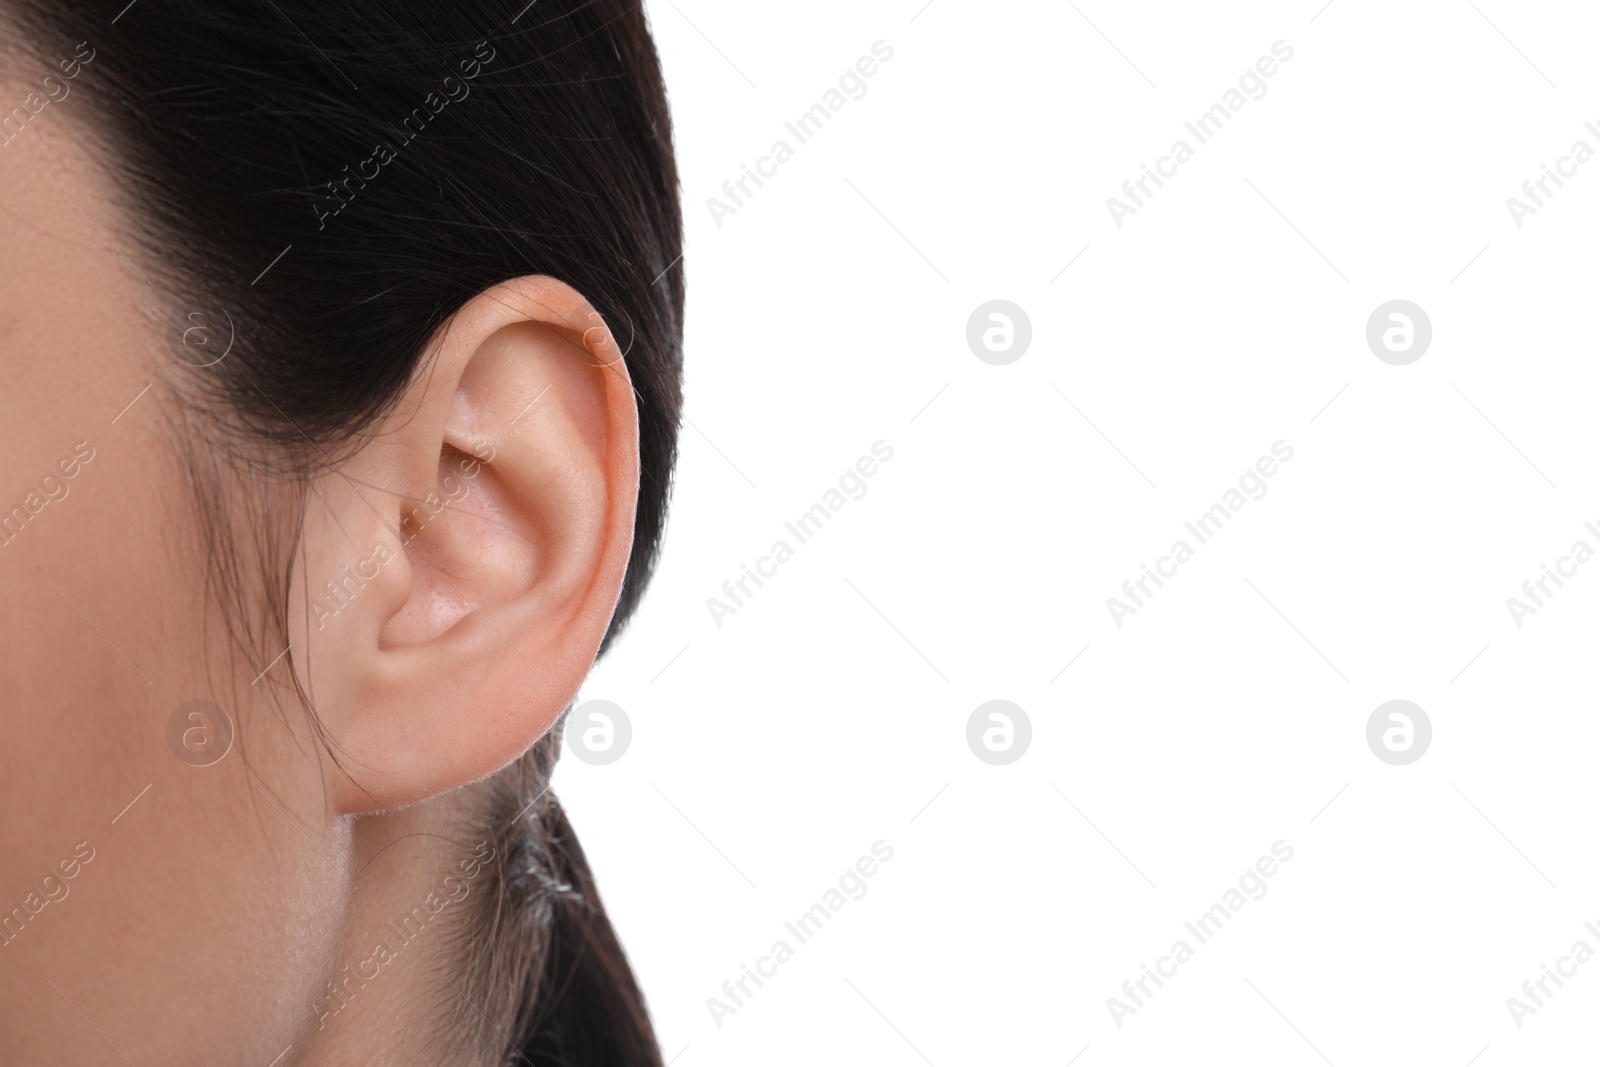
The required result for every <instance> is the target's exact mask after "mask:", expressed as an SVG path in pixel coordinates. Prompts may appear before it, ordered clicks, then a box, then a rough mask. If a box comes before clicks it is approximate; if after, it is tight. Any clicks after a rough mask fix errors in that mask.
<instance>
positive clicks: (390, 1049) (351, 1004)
mask: <svg viewBox="0 0 1600 1067" xmlns="http://www.w3.org/2000/svg"><path fill="white" fill-rule="evenodd" d="M470 792H471V791H470V790H468V791H463V792H458V793H455V794H449V795H446V796H444V797H440V798H437V799H435V800H431V801H428V802H426V803H423V804H418V805H414V806H412V807H410V808H406V809H404V810H402V811H399V812H393V813H389V814H385V815H376V816H354V817H349V818H348V819H347V825H345V826H342V827H340V828H339V830H340V832H338V833H336V835H335V840H336V841H338V840H339V839H340V838H343V839H344V841H345V842H346V843H347V845H346V847H345V848H343V849H341V853H342V858H344V859H346V861H347V862H346V863H345V866H346V874H347V875H348V880H349V882H351V883H352V886H351V888H350V891H349V893H348V894H347V895H346V908H345V915H346V919H345V921H344V922H343V924H342V927H341V929H340V931H339V935H338V936H337V937H336V938H335V941H334V945H333V946H332V948H331V949H330V952H329V957H328V958H329V961H330V962H329V966H328V968H327V971H326V973H325V975H324V976H323V978H322V980H321V981H320V982H319V984H318V985H316V987H315V988H312V989H310V990H308V991H307V993H306V997H305V1000H304V1003H303V1004H301V1005H297V1006H295V1009H294V1010H296V1011H298V1012H300V1013H302V1014H303V1016H304V1019H305V1023H304V1026H303V1027H302V1028H301V1030H300V1033H301V1035H302V1037H301V1040H299V1041H296V1042H295V1044H294V1045H293V1046H292V1047H291V1050H290V1052H289V1053H288V1054H287V1055H285V1056H284V1059H283V1061H282V1063H281V1064H279V1065H275V1067H324V1065H328V1067H332V1065H335V1064H339V1065H345V1064H352V1063H410V1062H417V1063H430V1064H438V1063H463V1064H464V1063H467V1062H469V1053H467V1052H464V1051H463V1049H464V1048H466V1047H468V1045H469V1043H468V1041H467V1040H466V1037H465V1035H464V1034H461V1039H460V1040H452V1035H456V1034H458V1033H460V1031H461V1027H460V1021H461V1020H462V1018H463V1017H464V1016H472V1015H474V1014H475V1009H474V1007H473V1006H471V1005H470V1003H469V1002H468V1001H466V1000H465V999H464V998H465V997H466V995H467V994H468V990H469V983H468V982H467V981H466V980H465V976H464V975H463V974H461V973H459V972H460V970H461V963H460V954H459V946H460V945H461V943H462V939H461V937H460V936H459V933H458V932H459V931H460V930H461V929H462V928H463V927H465V926H467V925H468V924H469V923H470V922H471V921H472V916H473V913H474V912H475V911H476V910H477V908H478V906H479V904H480V902H481V894H483V893H484V892H486V891H488V888H489V882H490V881H491V880H492V879H493V878H494V877H495V874H494V870H493V867H494V865H493V863H492V862H491V861H492V860H495V859H497V857H495V856H494V853H493V849H492V848H491V846H490V845H489V843H488V842H487V841H483V840H481V834H480V837H479V838H478V839H474V837H473V834H474V832H475V831H474V830H473V829H470V828H469V827H470V822H471V820H470V819H468V818H466V817H465V814H464V811H465V809H466V807H467V805H466V804H464V802H463V801H464V798H467V797H468V795H469V794H470ZM452 1045H453V1046H454V1048H452V1047H451V1046H452Z"/></svg>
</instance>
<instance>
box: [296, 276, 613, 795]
mask: <svg viewBox="0 0 1600 1067" xmlns="http://www.w3.org/2000/svg"><path fill="white" fill-rule="evenodd" d="M638 436H639V431H638V413H637V410H636V408H635V405H634V395H633V388H632V385H631V384H630V382H629V379H628V372H627V368H626V366H625V365H624V363H623V360H622V355H621V353H620V352H619V351H618V349H617V346H616V342H615V340H614V339H613V338H612V336H611V333H610V331H609V330H608V329H606V327H605V325H604V323H603V322H601V320H600V316H599V315H597V314H596V313H595V312H594V310H593V309H592V308H591V307H590V306H589V304H588V303H587V302H586V301H585V300H584V299H583V298H582V297H581V296H579V295H578V294H577V293H576V292H574V291H573V290H572V289H571V288H570V287H568V286H567V285H565V284H564V283H562V282H559V281H556V280H554V279H552V278H548V277H525V278H519V279H516V280H514V281H511V282H506V283H503V284H500V285H496V286H495V287H494V288H492V289H490V290H487V291H485V292H483V293H481V294H479V295H478V296H477V297H475V298H473V299H472V300H471V301H469V302H468V303H467V304H465V305H464V306H463V307H462V308H461V309H460V310H459V311H457V312H456V314H455V315H453V316H452V317H451V318H450V320H449V321H448V322H447V323H446V324H445V325H444V326H443V327H442V328H441V329H440V330H439V332H438V334H437V335H436V337H435V338H434V339H433V340H432V342H431V343H430V345H429V349H428V352H427V354H426V355H425V357H424V359H423V360H422V361H421V363H420V365H419V368H418V371H417V373H416V375H415V377H414V379H413V380H412V382H411V384H410V385H409V386H408V387H407V388H406V390H405V392H404V394H403V395H402V397H401V398H400V401H399V403H398V404H397V405H396V406H395V407H394V409H393V410H392V412H391V413H389V414H388V415H387V416H386V417H384V418H383V419H382V420H380V424H379V425H378V426H377V427H376V429H375V430H374V431H373V432H372V433H370V434H369V435H367V436H366V437H364V438H363V439H362V440H361V442H360V444H359V445H358V446H357V447H356V448H355V450H354V451H353V453H352V454H350V455H349V456H348V457H347V458H345V459H343V460H342V461H341V462H339V463H338V466H337V469H335V470H333V471H331V472H329V473H328V474H326V475H323V476H321V477H319V478H318V479H317V482H316V484H315V485H314V486H313V491H312V493H311V494H310V497H309V499H308V503H307V508H306V516H305V520H304V525H303V529H302V537H301V551H300V553H299V554H298V557H297V565H296V568H295V572H294V581H293V584H292V595H293V599H291V601H290V605H291V614H292V615H293V616H294V618H295V625H294V627H293V628H292V631H291V632H292V636H291V642H290V643H291V647H292V649H293V651H294V653H295V655H294V660H293V662H294V664H295V670H296V671H297V672H299V681H300V683H301V685H302V687H303V689H304V691H305V693H306V694H307V696H308V698H309V700H310V702H311V705H312V710H313V712H314V714H315V715H316V716H317V718H318V721H319V723H320V725H321V729H322V732H323V734H324V737H325V739H326V741H327V743H328V749H329V752H330V754H331V757H332V758H331V759H330V760H329V761H328V769H327V776H326V777H327V782H328V787H329V797H330V800H331V802H332V804H333V805H334V806H335V807H336V808H337V810H338V811H339V812H340V813H344V814H348V813H356V812H364V811H378V810H384V809H387V808H391V807H395V806H398V805H402V804H407V803H411V802H414V801H418V800H421V799H425V798H427V797H430V796H433V795H435V794H438V793H441V792H443V791H445V790H448V789H452V788H454V787H456V786H460V785H464V784H466V783H468V782H472V781H476V780H477V779H479V778H483V777H485V776H487V775H489V774H492V773H494V772H495V771H497V770H499V769H500V768H502V767H504V766H505V765H506V764H508V763H510V762H511V761H512V760H514V759H516V758H517V757H518V756H519V755H521V754H522V753H523V752H524V751H526V750H527V749H528V747H529V746H531V745H532V744H533V743H534V742H535V741H536V740H538V738H539V737H540V735H542V734H543V733H544V732H545V731H546V730H547V729H549V728H550V726H551V725H552V724H553V723H554V722H555V721H556V719H557V718H558V717H559V716H560V714H561V712H562V711H563V710H564V709H565V708H566V706H567V705H568V703H569V702H570V701H571V700H572V697H573V696H574V694H575V693H576V692H577V689H578V686H579V684H580V683H581V682H582V681H583V678H584V676H585V675H586V674H587V673H588V670H589V668H590V666H591V665H592V664H593V662H594V657H595V655H596V654H597V652H598V650H599V647H600V642H601V640H602V639H603V637H604V636H605V632H606V629H607V627H608V626H609V624H610V621H611V616H612V612H613V610H614V609H615V607H616V603H617V598H618V596H619V595H620V593H621V589H622V584H623V578H624V576H625V574H626V571H627V565H628V556H629V552H630V549H631V547H632V542H633V519H634V506H635V501H636V498H637V495H638V488H639V486H638V481H639V440H638ZM302 603H304V604H305V605H306V606H305V608H304V610H303V611H302V610H301V609H300V605H301V604H302ZM302 650H303V651H302Z"/></svg>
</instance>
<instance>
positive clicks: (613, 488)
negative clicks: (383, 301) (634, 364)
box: [320, 275, 641, 815]
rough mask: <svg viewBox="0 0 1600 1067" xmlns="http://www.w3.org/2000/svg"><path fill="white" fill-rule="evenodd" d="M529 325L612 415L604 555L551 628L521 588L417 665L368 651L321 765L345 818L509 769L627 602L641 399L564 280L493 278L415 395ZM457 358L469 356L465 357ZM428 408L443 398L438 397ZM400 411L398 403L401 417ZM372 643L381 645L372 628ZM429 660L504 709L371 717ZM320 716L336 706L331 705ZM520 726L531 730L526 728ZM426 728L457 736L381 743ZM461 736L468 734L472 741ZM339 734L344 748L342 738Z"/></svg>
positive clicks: (435, 356)
mask: <svg viewBox="0 0 1600 1067" xmlns="http://www.w3.org/2000/svg"><path fill="white" fill-rule="evenodd" d="M521 322H534V323H537V324H540V325H544V326H546V327H548V328H550V330H551V332H552V333H555V334H557V335H559V336H560V337H561V339H562V340H563V341H564V342H565V343H567V344H569V345H571V346H572V348H573V349H574V352H573V354H574V356H581V357H585V358H586V361H587V363H588V365H589V366H590V367H592V368H594V369H595V370H596V372H597V373H598V374H599V379H600V381H601V382H602V391H603V392H602V395H603V408H604V411H605V413H606V416H607V418H606V423H605V433H606V441H605V443H604V447H603V449H602V453H603V455H602V460H601V463H602V469H603V473H604V479H605V488H604V492H605V494H606V501H605V504H604V509H603V515H604V520H603V521H604V525H603V527H602V528H601V529H600V530H599V532H598V533H597V534H596V537H595V540H596V542H597V548H596V558H595V561H594V563H593V565H592V568H591V573H590V577H589V580H588V581H587V582H585V583H582V584H581V588H578V589H577V590H575V591H574V592H573V593H572V595H571V598H570V599H571V606H570V607H567V608H564V609H563V611H562V614H561V617H560V618H557V619H545V620H542V621H539V622H534V621H531V620H529V619H527V618H526V617H525V616H527V615H528V614H532V613H536V612H537V610H538V607H537V605H535V604H533V603H531V602H530V601H529V600H528V596H529V594H528V593H523V594H519V595H518V596H516V597H515V598H513V599H512V600H511V601H510V602H508V603H503V604H497V605H483V606H477V605H475V606H474V608H473V610H472V611H470V612H469V613H468V614H467V615H465V616H463V617H462V618H461V619H459V620H457V621H456V622H455V623H453V624H452V625H451V626H450V627H448V628H447V629H446V630H445V631H444V632H442V633H440V634H439V635H437V636H436V637H434V638H431V639H429V640H428V641H426V642H423V645H422V646H419V647H420V655H419V656H417V657H415V658H414V659H413V661H411V662H409V663H402V661H401V660H400V659H395V658H393V657H394V656H395V655H396V653H395V651H394V650H390V651H385V652H377V650H376V648H374V650H373V652H372V653H370V654H376V655H378V656H379V657H380V659H379V660H377V661H374V662H378V663H381V664H382V665H383V666H382V667H380V669H379V671H378V673H377V674H376V675H371V676H367V677H364V678H362V679H361V680H360V681H359V682H358V683H357V686H358V688H359V689H360V690H362V692H363V699H362V700H361V701H360V703H361V704H363V705H367V706H364V707H362V708H361V709H359V710H358V711H357V712H355V715H356V716H357V717H358V721H356V722H354V723H352V722H350V721H348V720H346V721H345V722H342V723H340V724H339V726H338V727H337V728H333V729H330V730H329V731H328V733H329V735H330V737H329V740H330V742H331V743H332V745H333V746H335V751H337V753H338V758H337V759H326V760H325V765H326V780H327V785H328V796H329V800H330V803H331V805H332V806H333V808H334V809H335V810H336V811H337V812H338V813H339V814H342V815H354V814H365V813H373V812H378V811H384V810H390V809H393V808H396V807H401V806H405V805H407V804H411V803H416V802H418V801H421V800H425V799H428V798H430V797H432V796H436V795H438V794H440V793H443V792H447V791H449V790H451V789H454V788H458V787H460V786H463V785H466V784H469V783H471V782H473V781H478V780H481V779H482V778H484V777H488V776H489V775H492V774H494V773H497V772H498V771H499V770H502V769H504V767H506V766H508V765H509V764H511V763H513V762H515V761H516V760H517V759H519V758H520V757H521V756H522V755H524V754H525V753H526V752H527V751H528V749H529V748H531V747H532V746H533V745H534V744H536V743H537V742H538V740H539V739H540V738H541V737H543V736H544V734H545V733H547V732H548V731H549V730H550V729H551V728H553V727H554V725H555V724H556V723H557V722H559V721H560V718H561V715H562V713H563V712H564V711H565V710H566V708H567V707H568V706H570V704H571V702H572V700H573V699H575V698H576V695H577V693H578V690H579V688H580V687H581V685H582V683H583V681H584V679H585V678H586V677H587V676H588V673H589V670H590V669H591V668H592V666H593V664H594V661H595V659H596V658H597V657H598V654H599V650H600V648H601V646H602V645H603V644H604V641H605V636H606V634H607V633H608V632H609V631H610V628H611V624H612V621H613V619H614V617H615V614H616V611H617V607H618V605H619V604H620V603H621V600H622V596H623V593H624V588H625V585H626V581H627V575H628V570H629V566H630V563H631V561H632V555H633V548H634V545H633V540H634V534H635V524H636V517H637V507H638V493H639V480H640V457H639V443H640V436H641V435H640V427H639V416H638V404H637V398H636V394H635V392H634V389H633V384H632V379H631V376H630V375H629V373H628V367H627V364H626V360H625V358H624V356H623V354H622V353H621V351H620V349H619V348H618V346H617V344H616V340H615V336H614V335H613V334H612V332H611V330H610V328H609V326H608V325H607V324H606V323H605V322H604V320H603V319H602V318H601V316H600V315H599V313H598V312H597V311H596V310H595V309H594V307H593V306H592V305H591V304H590V303H589V302H588V300H586V299H585V298H584V297H583V296H582V295H581V294H579V293H578V292H577V291H576V290H574V289H572V288H571V287H570V286H568V285H567V284H566V283H564V282H561V281H559V280H557V279H554V278H551V277H548V276H540V275H530V276H524V277H521V278H516V279H511V280H508V281H504V282H500V283H497V284H496V285H494V286H491V287H490V288H488V289H486V290H484V291H482V292H480V293H478V294H477V295H476V296H474V297H472V298H471V299H470V300H469V301H467V302H466V303H465V304H463V305H462V306H461V307H460V308H458V309H457V311H456V313H455V314H453V315H452V316H450V318H448V319H447V320H446V321H445V322H444V323H442V324H441V325H440V327H439V329H438V330H437V331H436V332H435V334H434V336H432V337H430V338H429V340H428V341H427V342H426V343H425V344H424V345H423V348H422V351H423V353H424V355H423V357H422V361H421V362H420V364H419V366H418V368H417V373H416V374H415V375H414V377H413V379H412V381H411V383H410V384H409V385H408V387H407V389H408V391H412V390H421V391H422V392H421V393H420V394H419V400H418V403H419V405H420V404H424V403H427V402H429V396H430V394H432V393H437V392H438V391H439V390H441V389H448V390H450V392H451V393H452V394H453V392H454V390H455V388H456V384H457V383H458V382H459V381H460V380H461V378H462V375H463V372H464V368H465V367H466V366H467V364H468V363H470V361H471V353H474V352H476V351H478V350H479V349H480V348H481V346H482V345H483V344H484V342H485V341H487V340H488V339H489V338H490V337H493V336H494V335H495V334H497V333H498V332H499V331H500V330H501V329H503V328H504V327H506V326H510V325H515V324H517V323H521ZM463 351H465V352H466V353H468V354H467V355H466V356H465V357H463V355H462V352H463ZM444 360H449V361H450V366H449V367H448V368H447V370H446V375H445V377H444V378H443V379H442V382H443V384H441V379H440V378H439V372H440V370H441V361H444ZM433 402H437V397H436V396H435V397H433ZM405 406H406V405H401V409H404V408H405ZM414 415H415V413H409V414H408V415H406V416H401V418H402V420H403V419H404V418H407V417H414ZM447 440H448V437H444V438H441V441H440V442H439V443H440V444H442V443H444V442H445V441H447ZM469 603H470V601H469ZM508 629H509V630H512V631H518V632H522V633H528V632H533V633H535V635H536V636H537V637H538V639H537V640H528V639H526V638H524V639H522V640H519V639H518V638H517V636H516V633H515V632H513V633H508V632H507V631H508ZM372 636H373V639H374V641H375V640H376V633H375V632H374V634H373V635H372ZM525 650H526V651H525ZM408 651H417V649H409V650H405V649H403V650H400V651H399V655H400V656H402V657H404V656H405V654H406V652H408ZM430 651H431V652H432V653H433V658H434V659H436V660H439V661H441V662H439V663H437V664H435V665H434V667H433V669H434V670H435V671H437V674H438V676H439V677H445V676H450V675H457V674H460V673H461V670H460V668H457V669H456V670H454V671H451V670H448V669H445V666H444V661H447V660H448V659H449V658H450V657H452V656H455V657H459V656H462V655H466V656H467V657H469V660H468V661H469V662H471V660H472V659H474V658H475V659H476V663H473V664H472V668H473V670H474V671H475V672H477V673H478V675H479V679H480V684H479V685H478V686H477V688H478V689H479V690H480V693H481V695H480V696H478V697H475V698H473V699H472V700H471V701H470V703H471V704H473V705H475V706H478V707H484V708H494V709H496V711H495V712H492V713H491V712H487V711H480V712H475V713H468V714H465V715H463V714H459V713H458V714H456V715H453V716H449V718H451V719H453V720H461V719H465V720H466V721H465V722H459V721H458V722H457V724H456V725H457V727H458V728H457V729H456V730H454V731H452V729H451V727H450V726H448V725H445V726H441V725H440V724H439V723H438V722H433V723H429V722H427V721H426V720H425V719H418V718H416V715H415V712H414V711H413V713H412V714H410V715H407V716H406V717H405V719H404V720H403V721H404V723H406V724H408V725H401V726H394V725H390V726H388V727H386V728H383V727H379V726H376V725H375V724H374V717H375V716H378V715H381V713H380V712H377V711H376V710H375V708H374V707H373V706H371V705H381V704H383V702H384V698H385V696H386V695H387V694H389V693H391V692H392V689H393V686H394V684H395V678H394V677H393V676H387V677H386V675H392V674H398V675H402V676H403V675H405V674H408V673H411V671H412V670H414V669H415V668H416V667H417V665H418V664H419V663H421V664H424V665H426V661H427V660H428V658H429V654H430ZM359 654H360V655H361V656H366V655H369V652H368V650H366V649H365V648H363V649H361V650H360V653H359ZM323 655H324V656H325V655H326V653H323ZM383 657H389V658H383ZM523 661H527V662H526V665H525V666H521V667H520V671H521V673H523V674H527V667H528V666H531V667H533V670H534V671H535V672H537V676H535V675H532V674H528V676H527V677H528V683H529V684H527V685H523V686H521V691H520V693H518V694H517V695H516V696H515V697H513V696H510V695H509V694H510V693H511V692H512V691H513V690H515V689H516V688H517V687H516V686H514V685H513V684H512V683H510V682H508V681H507V677H506V676H507V675H508V674H511V675H514V674H516V673H517V672H518V670H519V668H518V665H521V664H523ZM508 665H510V666H508ZM383 668H388V669H387V670H385V669H383ZM425 669H426V667H425ZM357 670H358V671H359V670H360V668H357ZM491 676H493V677H492V679H491ZM497 691H503V692H506V693H507V694H508V696H507V699H505V700H501V699H499V698H497V697H496V696H495V693H496V692H497ZM518 708H520V709H521V711H520V713H519V712H518V711H517V710H516V709H518ZM500 709H506V710H505V711H504V712H501V710H500ZM320 710H322V711H324V712H326V711H328V709H327V708H326V707H324V708H322V709H320ZM336 717H337V716H336ZM474 720H477V721H474ZM495 720H498V721H495ZM516 724H523V725H524V726H525V727H526V728H522V729H519V728H518V727H517V725H516ZM418 730H420V732H421V733H422V734H429V733H432V734H434V735H439V734H441V733H442V734H447V735H451V736H454V737H455V738H456V739H455V741H454V743H452V741H451V740H450V739H448V738H440V739H439V741H438V743H437V744H434V745H428V744H425V743H417V742H416V741H415V740H412V741H410V743H395V742H393V741H390V742H389V743H385V734H386V733H388V734H389V735H390V736H391V737H392V736H393V734H394V733H395V732H399V733H401V734H404V735H407V736H408V737H409V736H412V735H413V734H414V733H415V732H417V731H418ZM465 735H470V740H469V738H468V737H467V736H465ZM343 738H348V740H349V742H350V743H348V744H346V743H342V740H341V739H343ZM441 757H443V758H441Z"/></svg>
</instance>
